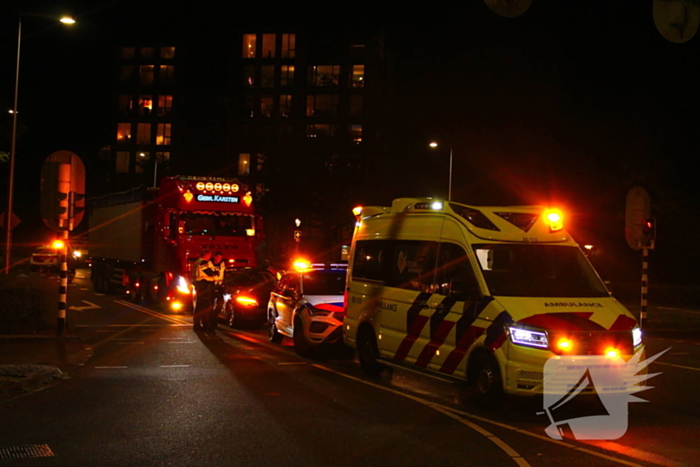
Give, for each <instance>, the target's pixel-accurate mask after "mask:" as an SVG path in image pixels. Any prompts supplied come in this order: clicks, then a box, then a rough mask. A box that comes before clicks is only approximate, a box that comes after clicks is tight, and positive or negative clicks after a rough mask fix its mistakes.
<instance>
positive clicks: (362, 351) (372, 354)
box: [357, 328, 384, 376]
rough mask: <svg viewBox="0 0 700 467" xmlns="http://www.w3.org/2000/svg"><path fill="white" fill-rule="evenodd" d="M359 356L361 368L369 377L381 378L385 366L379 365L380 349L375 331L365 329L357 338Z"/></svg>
mask: <svg viewBox="0 0 700 467" xmlns="http://www.w3.org/2000/svg"><path fill="white" fill-rule="evenodd" d="M357 356H358V357H359V359H360V367H362V370H363V371H364V372H365V373H367V374H368V375H372V376H379V375H380V374H381V373H382V371H383V370H384V366H383V365H382V364H380V363H379V347H377V338H376V337H375V336H374V331H373V330H371V329H368V328H365V329H363V330H362V332H360V334H359V336H358V338H357Z"/></svg>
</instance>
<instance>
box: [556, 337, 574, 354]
mask: <svg viewBox="0 0 700 467" xmlns="http://www.w3.org/2000/svg"><path fill="white" fill-rule="evenodd" d="M557 348H558V349H559V350H561V351H563V352H566V351H569V350H571V349H573V348H574V343H573V342H572V341H571V340H569V339H566V338H561V339H559V340H558V341H557Z"/></svg>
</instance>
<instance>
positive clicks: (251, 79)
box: [243, 65, 255, 88]
mask: <svg viewBox="0 0 700 467" xmlns="http://www.w3.org/2000/svg"><path fill="white" fill-rule="evenodd" d="M243 86H245V87H247V88H252V87H255V65H246V66H245V67H243Z"/></svg>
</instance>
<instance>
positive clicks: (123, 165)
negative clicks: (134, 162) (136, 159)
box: [114, 151, 129, 173]
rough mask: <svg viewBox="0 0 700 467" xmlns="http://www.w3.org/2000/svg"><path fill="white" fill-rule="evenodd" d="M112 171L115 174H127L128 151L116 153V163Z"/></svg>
mask: <svg viewBox="0 0 700 467" xmlns="http://www.w3.org/2000/svg"><path fill="white" fill-rule="evenodd" d="M114 169H115V170H116V171H117V173H129V151H117V163H116V165H115V167H114Z"/></svg>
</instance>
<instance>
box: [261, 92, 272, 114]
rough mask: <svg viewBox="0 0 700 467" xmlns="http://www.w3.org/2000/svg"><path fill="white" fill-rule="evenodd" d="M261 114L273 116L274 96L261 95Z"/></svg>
mask: <svg viewBox="0 0 700 467" xmlns="http://www.w3.org/2000/svg"><path fill="white" fill-rule="evenodd" d="M260 115H262V116H263V117H271V116H272V96H261V97H260Z"/></svg>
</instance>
